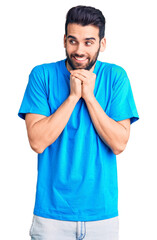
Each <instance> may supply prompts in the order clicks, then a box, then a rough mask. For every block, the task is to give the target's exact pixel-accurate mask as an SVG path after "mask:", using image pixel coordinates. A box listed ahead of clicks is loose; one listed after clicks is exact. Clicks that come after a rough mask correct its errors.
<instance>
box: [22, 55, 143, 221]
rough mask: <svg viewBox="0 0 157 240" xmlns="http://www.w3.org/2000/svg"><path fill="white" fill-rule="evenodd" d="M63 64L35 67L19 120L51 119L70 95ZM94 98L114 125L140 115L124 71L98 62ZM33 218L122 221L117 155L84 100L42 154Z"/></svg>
mask: <svg viewBox="0 0 157 240" xmlns="http://www.w3.org/2000/svg"><path fill="white" fill-rule="evenodd" d="M65 61H66V60H65V59H64V60H61V61H58V62H56V63H48V64H42V65H39V66H36V67H35V68H34V69H33V70H32V72H31V73H30V76H29V81H28V85H27V88H26V91H25V94H24V97H23V101H22V104H21V107H20V110H19V113H18V116H19V117H21V118H23V119H25V114H26V113H35V114H42V115H45V116H47V117H48V116H50V115H51V114H53V113H54V112H55V111H56V110H57V109H58V108H59V107H60V106H61V104H62V103H63V102H64V101H65V100H66V99H67V97H68V96H69V94H70V72H69V71H68V70H67V68H66V65H65ZM94 73H95V74H96V81H95V88H94V95H95V98H96V99H97V101H98V102H99V104H100V105H101V107H102V109H103V110H104V111H105V113H106V114H107V115H108V116H109V117H110V118H112V119H114V120H115V121H121V120H124V119H128V118H130V120H131V123H133V122H135V121H136V120H138V118H139V116H138V113H137V109H136V106H135V102H134V98H133V94H132V90H131V86H130V81H129V79H128V76H127V74H126V72H125V70H124V69H123V68H121V67H119V66H117V65H115V64H109V63H104V62H100V61H97V62H96V65H95V69H94ZM34 214H35V215H37V216H41V217H45V218H51V219H58V220H67V221H96V220H103V219H108V218H112V217H116V216H118V184H117V164H116V155H115V154H114V153H113V152H112V150H111V149H110V148H109V147H108V146H107V145H106V144H105V143H104V142H103V141H102V139H101V138H100V136H99V135H98V133H97V131H96V129H95V128H94V125H93V123H92V120H91V118H90V115H89V112H88V109H87V106H86V103H85V101H84V99H83V98H81V99H80V100H79V101H78V102H77V104H76V106H75V108H74V110H73V112H72V114H71V116H70V119H69V121H68V123H67V125H66V126H65V128H64V130H63V131H62V133H61V134H60V136H59V137H58V138H57V139H56V141H55V142H54V143H53V144H51V145H50V146H48V147H47V148H46V149H45V150H44V151H43V153H41V154H38V179H37V187H36V199H35V207H34Z"/></svg>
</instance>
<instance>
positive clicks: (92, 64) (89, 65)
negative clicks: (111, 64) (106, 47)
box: [66, 46, 100, 70]
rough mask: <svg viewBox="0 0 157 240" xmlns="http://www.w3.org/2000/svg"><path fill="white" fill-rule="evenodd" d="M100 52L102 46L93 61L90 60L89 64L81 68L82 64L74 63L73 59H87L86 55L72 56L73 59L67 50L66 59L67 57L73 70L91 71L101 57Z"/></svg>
mask: <svg viewBox="0 0 157 240" xmlns="http://www.w3.org/2000/svg"><path fill="white" fill-rule="evenodd" d="M99 52H100V46H99V49H98V51H97V52H96V53H95V55H94V57H93V58H92V60H90V58H87V59H88V63H87V64H86V66H84V67H81V66H82V64H81V63H74V61H73V60H72V57H82V58H83V57H85V56H84V55H78V54H72V55H71V57H70V56H69V54H68V52H67V50H66V57H67V62H68V64H69V65H70V67H71V68H72V70H76V69H85V70H90V69H91V68H92V67H93V66H94V64H95V63H96V61H97V59H98V56H99Z"/></svg>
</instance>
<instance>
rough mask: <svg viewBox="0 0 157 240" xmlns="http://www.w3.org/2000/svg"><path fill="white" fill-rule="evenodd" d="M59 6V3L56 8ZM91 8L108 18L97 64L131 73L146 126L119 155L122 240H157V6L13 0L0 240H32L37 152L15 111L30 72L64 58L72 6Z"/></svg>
mask: <svg viewBox="0 0 157 240" xmlns="http://www.w3.org/2000/svg"><path fill="white" fill-rule="evenodd" d="M54 3H55V4H54ZM80 4H82V5H90V6H94V7H96V8H99V9H101V10H102V12H103V13H104V15H105V17H106V22H107V23H106V38H107V48H106V51H105V52H104V53H101V54H100V56H99V60H102V61H106V62H111V63H115V64H117V65H120V66H122V67H123V68H124V69H125V70H126V71H127V73H128V76H129V78H130V81H131V85H132V90H133V93H134V98H135V102H136V106H137V109H138V112H139V115H140V120H139V121H138V122H136V123H133V125H131V135H130V139H129V142H128V145H127V148H126V149H125V151H124V152H123V153H122V154H120V155H119V156H118V157H117V163H118V179H119V215H120V240H126V239H127V240H133V239H134V240H136V239H137V240H139V239H157V231H156V214H157V194H156V192H157V187H156V185H157V174H156V172H157V164H156V161H157V157H156V135H157V124H156V117H157V114H156V109H157V107H156V105H157V94H156V81H157V77H156V69H157V67H156V64H157V57H156V56H157V47H156V44H157V34H156V29H157V28H156V24H157V15H156V7H155V6H156V5H155V0H154V1H153V0H150V1H145V0H132V1H128V0H118V1H117V0H103V1H100V0H96V1H95V0H86V1H85V0H80V1H79V0H78V1H77V0H72V1H71V0H66V1H61V0H57V1H53V0H51V1H50V0H44V1H41V0H25V1H24V0H14V1H11V0H10V1H9V0H6V1H3V3H2V2H1V3H0V25H1V28H0V33H1V38H0V42H1V43H0V76H1V79H0V81H1V85H0V86H1V88H0V110H1V113H0V114H1V116H0V134H1V156H0V166H1V167H0V216H1V227H0V238H1V239H3V240H9V239H16V240H21V239H22V240H27V239H29V235H28V232H29V228H30V225H31V221H32V215H33V207H34V200H35V188H36V177H37V154H36V153H35V152H33V151H32V150H31V148H30V146H29V143H28V138H27V133H26V127H25V122H24V121H23V120H22V119H20V118H18V116H17V113H18V110H19V107H20V104H21V101H22V98H23V94H24V91H25V88H26V84H27V81H28V75H29V73H30V71H31V69H32V68H33V67H34V66H35V65H38V64H42V63H47V62H53V61H57V60H61V59H63V58H65V50H64V48H63V35H64V24H65V16H66V13H67V11H68V10H69V8H71V7H73V6H76V5H80Z"/></svg>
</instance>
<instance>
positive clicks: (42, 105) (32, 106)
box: [18, 66, 50, 119]
mask: <svg viewBox="0 0 157 240" xmlns="http://www.w3.org/2000/svg"><path fill="white" fill-rule="evenodd" d="M26 113H35V114H41V115H45V116H47V117H48V116H50V107H49V104H48V97H47V91H46V83H45V76H44V73H43V70H42V68H41V67H39V66H37V67H35V68H34V69H33V70H32V71H31V73H30V75H29V80H28V84H27V87H26V90H25V93H24V97H23V100H22V103H21V107H20V109H19V112H18V116H19V117H21V118H22V119H25V115H26Z"/></svg>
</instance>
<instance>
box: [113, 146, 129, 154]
mask: <svg viewBox="0 0 157 240" xmlns="http://www.w3.org/2000/svg"><path fill="white" fill-rule="evenodd" d="M125 148H126V143H124V144H119V145H117V146H116V147H114V148H113V149H112V151H113V153H114V154H115V155H119V154H120V153H122V152H123V151H124V150H125Z"/></svg>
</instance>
